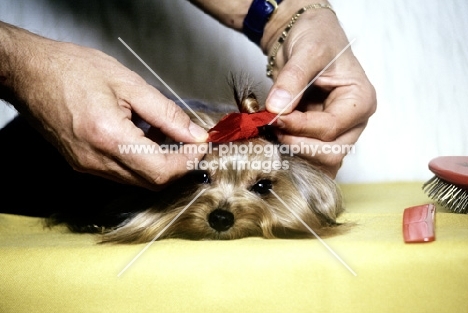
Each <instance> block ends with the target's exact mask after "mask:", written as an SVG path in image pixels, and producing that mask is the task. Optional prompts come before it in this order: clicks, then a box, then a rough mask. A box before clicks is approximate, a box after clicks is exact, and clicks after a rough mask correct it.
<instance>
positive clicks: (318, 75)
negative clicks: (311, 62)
mask: <svg viewBox="0 0 468 313" xmlns="http://www.w3.org/2000/svg"><path fill="white" fill-rule="evenodd" d="M354 41H356V38H354V39H353V40H351V41H350V42H349V43H348V44H347V45H346V47H344V48H343V50H341V51H340V53H338V54H337V55H336V57H334V58H333V60H331V61H330V62H329V63H328V64H327V66H325V67H324V68H323V70H321V71H320V72H319V73H318V74H317V75H316V76H315V77H314V79H312V80H311V81H310V83H308V84H307V86H305V87H304V89H302V90H301V91H300V92H299V93H298V94H297V95H296V96H295V97H294V98H293V99H292V100H291V101H290V102H289V103H288V105H287V106H285V107H284V108H283V109H282V110H281V111H280V112H279V113H278V114H277V115H276V116H275V118H274V119H273V120H272V121H271V122H270V123H268V125H271V124H273V123H274V122H275V121H276V120H277V119H278V118H279V117H280V115H281V114H283V113H284V111H286V110H287V109H288V108H289V107H290V106H291V105H292V104H293V102H294V101H296V100H297V98H299V97H300V96H301V95H302V94H303V93H304V92H305V91H306V90H307V88H309V87H310V86H311V85H312V84H313V83H314V82H315V81H316V80H317V79H318V78H319V77H320V76H321V75H322V74H323V73H324V72H325V71H326V70H327V69H328V68H329V67H330V66H331V65H332V64H333V63H334V62H335V61H336V60H337V59H338V58H339V57H340V56H341V55H342V54H343V53H344V52H345V51H346V49H348V48H349V47H350V46H351V45H352V44H353V42H354Z"/></svg>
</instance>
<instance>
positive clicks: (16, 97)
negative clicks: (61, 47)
mask: <svg viewBox="0 0 468 313" xmlns="http://www.w3.org/2000/svg"><path fill="white" fill-rule="evenodd" d="M44 40H47V39H45V38H43V37H40V36H38V35H36V34H33V33H31V32H29V31H27V30H25V29H21V28H18V27H16V26H13V25H9V24H6V23H3V22H0V42H1V43H2V44H1V46H0V98H1V99H4V100H6V101H8V102H10V103H11V104H12V105H13V106H14V107H15V108H16V109H17V110H18V111H20V112H22V113H23V112H24V113H26V112H27V111H29V109H27V106H26V104H27V103H29V102H30V101H31V98H33V97H34V93H35V92H38V90H36V91H34V92H30V90H33V89H34V88H33V86H34V83H35V82H38V81H40V80H41V79H40V78H38V77H37V74H38V73H41V72H43V70H44V68H43V62H42V61H41V60H43V59H44V58H41V57H40V55H39V54H40V53H41V51H42V49H41V48H40V47H41V46H44V44H43V43H44ZM47 41H48V40H47ZM51 42H52V41H51Z"/></svg>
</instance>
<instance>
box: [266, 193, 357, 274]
mask: <svg viewBox="0 0 468 313" xmlns="http://www.w3.org/2000/svg"><path fill="white" fill-rule="evenodd" d="M270 192H271V193H272V194H273V195H274V196H275V197H276V198H277V199H278V200H279V201H280V202H281V203H282V204H283V205H284V206H285V207H286V208H287V209H288V210H289V211H290V212H291V213H292V215H294V216H295V217H296V218H297V219H298V220H299V221H300V222H301V223H302V224H303V225H304V226H305V227H306V228H307V229H308V230H309V231H310V232H311V233H312V235H314V236H315V238H317V239H318V240H319V241H320V243H321V244H322V245H323V246H324V247H325V248H327V250H328V251H330V253H331V254H333V256H334V257H335V258H336V259H337V260H338V261H340V263H341V264H343V265H344V267H346V268H347V269H348V271H350V272H351V274H353V275H354V276H357V274H356V272H355V271H353V269H352V268H351V267H349V265H348V264H346V262H345V261H343V259H342V258H340V256H339V255H338V254H336V252H335V251H333V249H332V248H330V246H329V245H327V244H326V243H325V241H323V239H322V238H320V237H319V235H317V233H316V232H314V230H313V229H312V228H310V227H309V225H307V224H306V222H304V221H303V220H302V219H301V218H300V217H299V215H297V214H296V212H294V211H293V210H292V209H291V208H290V207H289V206H288V205H287V204H286V203H285V202H284V201H283V199H281V198H280V196H278V194H276V192H274V191H273V190H272V189H270Z"/></svg>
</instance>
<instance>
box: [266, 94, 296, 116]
mask: <svg viewBox="0 0 468 313" xmlns="http://www.w3.org/2000/svg"><path fill="white" fill-rule="evenodd" d="M291 100H292V96H291V94H290V93H289V92H287V91H286V90H283V89H276V90H275V91H273V93H272V94H271V96H270V97H269V99H268V101H267V104H268V110H269V111H270V112H273V113H279V112H280V111H281V110H283V109H284V108H285V107H286V106H288V105H289V104H290V103H291ZM287 112H289V111H288V110H287Z"/></svg>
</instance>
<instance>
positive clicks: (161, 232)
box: [117, 188, 207, 277]
mask: <svg viewBox="0 0 468 313" xmlns="http://www.w3.org/2000/svg"><path fill="white" fill-rule="evenodd" d="M206 189H207V188H205V189H202V190H201V191H200V192H199V193H198V194H197V195H196V196H195V198H193V199H192V201H190V203H189V204H187V205H186V206H185V208H184V209H183V210H182V211H180V212H179V214H177V215H176V216H175V217H174V218H173V219H172V221H171V222H170V223H169V224H167V225H166V227H164V228H163V229H162V230H161V231H160V232H159V233H158V234H157V235H156V237H154V238H153V240H151V241H150V242H149V243H148V244H147V245H146V246H145V247H144V248H143V250H141V251H140V252H139V253H138V254H137V255H136V256H135V257H134V258H133V259H132V260H131V261H130V263H128V264H127V265H126V266H125V267H124V269H123V270H121V271H120V273H119V274H118V275H117V277H120V276H121V275H122V274H123V273H124V272H125V271H126V270H127V269H128V268H129V267H130V266H132V264H133V263H134V262H135V261H136V260H137V259H138V258H139V257H140V256H141V255H142V254H143V253H144V252H145V251H146V250H147V249H148V248H149V247H150V246H151V245H152V244H153V242H155V241H156V240H158V238H159V237H161V235H162V234H163V233H164V232H165V231H166V230H167V229H168V228H169V227H170V226H171V225H172V224H173V223H174V222H175V221H176V220H177V219H178V218H179V217H180V216H181V215H182V214H184V212H185V211H186V210H187V209H188V208H189V207H190V206H191V205H192V203H194V202H195V200H197V199H198V197H200V196H201V195H202V194H203V193H204V192H205V191H206Z"/></svg>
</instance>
